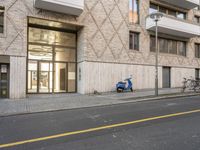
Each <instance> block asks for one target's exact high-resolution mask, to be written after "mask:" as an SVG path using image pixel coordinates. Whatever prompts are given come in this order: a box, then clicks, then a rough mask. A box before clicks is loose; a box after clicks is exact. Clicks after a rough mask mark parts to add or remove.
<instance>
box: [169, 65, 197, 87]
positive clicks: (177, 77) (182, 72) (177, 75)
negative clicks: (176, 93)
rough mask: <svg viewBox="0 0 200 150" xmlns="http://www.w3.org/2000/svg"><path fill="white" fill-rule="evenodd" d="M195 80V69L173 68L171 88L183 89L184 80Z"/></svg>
mask: <svg viewBox="0 0 200 150" xmlns="http://www.w3.org/2000/svg"><path fill="white" fill-rule="evenodd" d="M191 77H192V78H195V69H189V68H171V87H172V88H173V87H182V86H183V83H182V82H183V78H191Z"/></svg>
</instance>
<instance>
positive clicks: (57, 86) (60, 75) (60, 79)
mask: <svg viewBox="0 0 200 150" xmlns="http://www.w3.org/2000/svg"><path fill="white" fill-rule="evenodd" d="M54 77H55V80H54V92H66V90H67V65H66V63H55V64H54Z"/></svg>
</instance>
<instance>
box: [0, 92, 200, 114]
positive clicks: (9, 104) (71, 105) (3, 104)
mask: <svg viewBox="0 0 200 150" xmlns="http://www.w3.org/2000/svg"><path fill="white" fill-rule="evenodd" d="M159 94H160V96H159V97H154V90H140V91H135V92H133V93H131V92H126V93H116V92H110V93H102V94H100V95H81V94H53V95H29V96H28V98H26V99H15V100H13V99H12V100H10V99H2V100H0V116H8V115H16V114H25V113H36V112H46V111H56V110H65V109H75V108H85V107H94V106H105V105H113V104H122V103H128V102H138V101H146V100H154V99H162V98H174V97H182V96H193V95H199V93H192V92H186V93H181V89H160V90H159Z"/></svg>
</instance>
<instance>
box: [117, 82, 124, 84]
mask: <svg viewBox="0 0 200 150" xmlns="http://www.w3.org/2000/svg"><path fill="white" fill-rule="evenodd" d="M118 84H126V82H118Z"/></svg>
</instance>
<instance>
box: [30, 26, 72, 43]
mask: <svg viewBox="0 0 200 150" xmlns="http://www.w3.org/2000/svg"><path fill="white" fill-rule="evenodd" d="M29 42H31V43H41V44H48V45H62V46H69V47H76V34H73V33H66V32H59V31H53V30H46V29H38V28H31V27H30V28H29Z"/></svg>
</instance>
